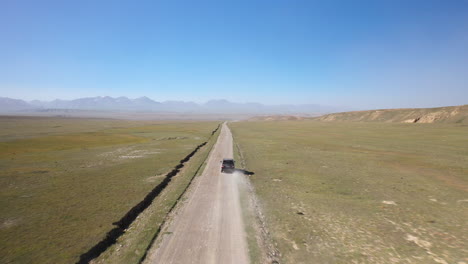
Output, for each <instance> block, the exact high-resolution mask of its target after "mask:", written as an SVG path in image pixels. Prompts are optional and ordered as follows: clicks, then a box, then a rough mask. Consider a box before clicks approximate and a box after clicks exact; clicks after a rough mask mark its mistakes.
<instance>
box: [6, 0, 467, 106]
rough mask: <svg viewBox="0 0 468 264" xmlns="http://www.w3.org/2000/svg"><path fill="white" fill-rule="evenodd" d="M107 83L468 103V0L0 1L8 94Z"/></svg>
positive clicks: (382, 102)
mask: <svg viewBox="0 0 468 264" xmlns="http://www.w3.org/2000/svg"><path fill="white" fill-rule="evenodd" d="M100 95H101V96H104V95H109V96H128V97H131V98H134V97H139V96H148V97H150V98H152V99H154V100H157V101H164V100H186V101H196V102H204V101H206V100H209V99H215V98H225V99H228V100H232V101H236V102H260V103H266V104H278V103H298V104H303V103H313V104H323V105H334V106H350V107H355V108H359V109H361V108H362V109H365V108H369V109H370V108H393V107H431V106H446V105H459V104H468V1H467V0H437V1H433V0H370V1H365V0H353V1H352V0H343V1H333V0H332V1H330V0H327V1H314V0H305V1H294V0H285V1H275V0H265V1H252V0H246V1H244V0H233V1H216V0H213V1H204V0H197V1H178V0H167V1H166V0H152V1H150V0H148V1H136V0H135V1H119V0H89V1H88V0H79V1H62V0H56V1H50V0H41V1H36V0H29V1H24V0H1V1H0V96H4V97H12V98H19V99H26V100H32V99H40V100H51V99H55V98H61V99H74V98H79V97H89V96H100Z"/></svg>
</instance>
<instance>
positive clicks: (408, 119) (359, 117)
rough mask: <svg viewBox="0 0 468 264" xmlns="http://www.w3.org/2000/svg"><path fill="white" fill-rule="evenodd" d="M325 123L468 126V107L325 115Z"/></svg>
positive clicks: (385, 110) (386, 110) (320, 119)
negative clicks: (455, 124)
mask: <svg viewBox="0 0 468 264" xmlns="http://www.w3.org/2000/svg"><path fill="white" fill-rule="evenodd" d="M314 120H319V121H325V122H343V121H346V122H388V123H463V124H468V105H460V106H447V107H437V108H407V109H381V110H369V111H353V112H343V113H334V114H328V115H323V116H320V117H316V118H314Z"/></svg>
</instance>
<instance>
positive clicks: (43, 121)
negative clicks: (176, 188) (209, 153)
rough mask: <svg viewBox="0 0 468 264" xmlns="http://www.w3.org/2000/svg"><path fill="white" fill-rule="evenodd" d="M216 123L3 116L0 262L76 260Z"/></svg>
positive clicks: (0, 155) (0, 179)
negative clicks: (0, 242) (169, 138)
mask: <svg viewBox="0 0 468 264" xmlns="http://www.w3.org/2000/svg"><path fill="white" fill-rule="evenodd" d="M217 126H218V123H217V122H198V123H197V122H185V123H183V122H169V121H166V122H149V121H123V120H103V119H100V120H96V119H78V118H74V119H65V118H56V119H54V118H39V117H37V118H22V117H21V118H17V119H14V118H12V117H9V118H0V134H1V135H5V138H2V139H3V140H2V145H1V147H0V153H1V154H0V167H1V168H2V174H1V176H0V189H1V192H0V198H1V199H0V223H1V228H0V234H1V236H2V247H0V262H1V263H73V262H77V261H78V259H79V256H80V255H81V254H83V253H84V252H86V251H87V250H89V249H90V248H91V247H92V246H93V245H95V244H96V243H98V242H99V241H101V240H102V239H103V237H105V235H106V233H107V232H108V231H109V230H111V229H112V228H113V227H114V226H113V225H112V223H114V222H116V221H118V220H119V219H121V218H122V217H123V216H124V215H125V214H126V213H127V212H128V211H129V210H130V209H131V208H132V207H134V206H135V205H136V204H138V203H139V202H141V201H142V200H143V199H144V198H145V196H146V195H147V194H148V193H149V192H150V191H151V190H152V189H153V188H155V186H157V185H158V184H160V183H161V182H162V181H163V180H164V177H156V176H158V175H166V174H167V173H168V172H170V171H171V170H172V169H173V168H174V166H176V165H177V164H179V162H180V160H181V159H183V158H184V157H186V156H187V155H189V154H190V152H192V151H193V150H194V149H195V148H196V147H197V146H198V145H200V144H202V143H203V142H205V141H207V140H208V138H210V136H211V132H212V131H213V130H214V129H215V128H216V127H217ZM57 130H59V131H57ZM13 131H17V134H16V135H13V134H12V132H13ZM8 135H10V136H8ZM173 136H176V137H185V138H184V139H180V140H165V141H158V140H156V139H158V138H164V137H173ZM75 137H78V139H75ZM52 139H53V140H52ZM45 142H47V144H46V143H45ZM12 153H15V154H12ZM121 156H132V157H133V158H120V157H121ZM149 178H150V179H151V181H148V179H149Z"/></svg>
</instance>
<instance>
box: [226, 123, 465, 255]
mask: <svg viewBox="0 0 468 264" xmlns="http://www.w3.org/2000/svg"><path fill="white" fill-rule="evenodd" d="M229 126H230V127H231V129H232V132H233V135H234V140H235V141H236V143H237V144H238V145H239V147H240V149H241V152H242V155H243V157H244V159H245V163H246V166H247V168H248V169H249V170H251V171H253V172H255V174H254V175H252V176H251V181H252V183H253V185H254V187H255V190H256V193H257V195H258V197H259V200H260V202H261V205H262V206H263V211H264V214H265V218H266V219H265V220H266V222H267V225H268V227H269V230H270V232H271V234H272V238H273V240H274V241H275V243H277V247H278V249H279V251H280V252H281V254H282V256H281V261H282V263H468V250H467V248H468V224H467V221H466V219H468V210H467V209H468V127H467V126H466V125H462V124H458V125H457V124H392V123H344V122H340V123H325V122H318V121H309V120H307V121H305V120H304V121H276V122H234V123H230V124H229Z"/></svg>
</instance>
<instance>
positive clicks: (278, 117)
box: [248, 115, 304, 121]
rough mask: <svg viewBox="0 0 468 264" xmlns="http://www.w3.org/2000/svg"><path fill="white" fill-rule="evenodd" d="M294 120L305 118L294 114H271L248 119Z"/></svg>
mask: <svg viewBox="0 0 468 264" xmlns="http://www.w3.org/2000/svg"><path fill="white" fill-rule="evenodd" d="M292 120H304V117H302V116H294V115H271V116H255V117H252V118H250V119H248V121H292Z"/></svg>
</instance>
